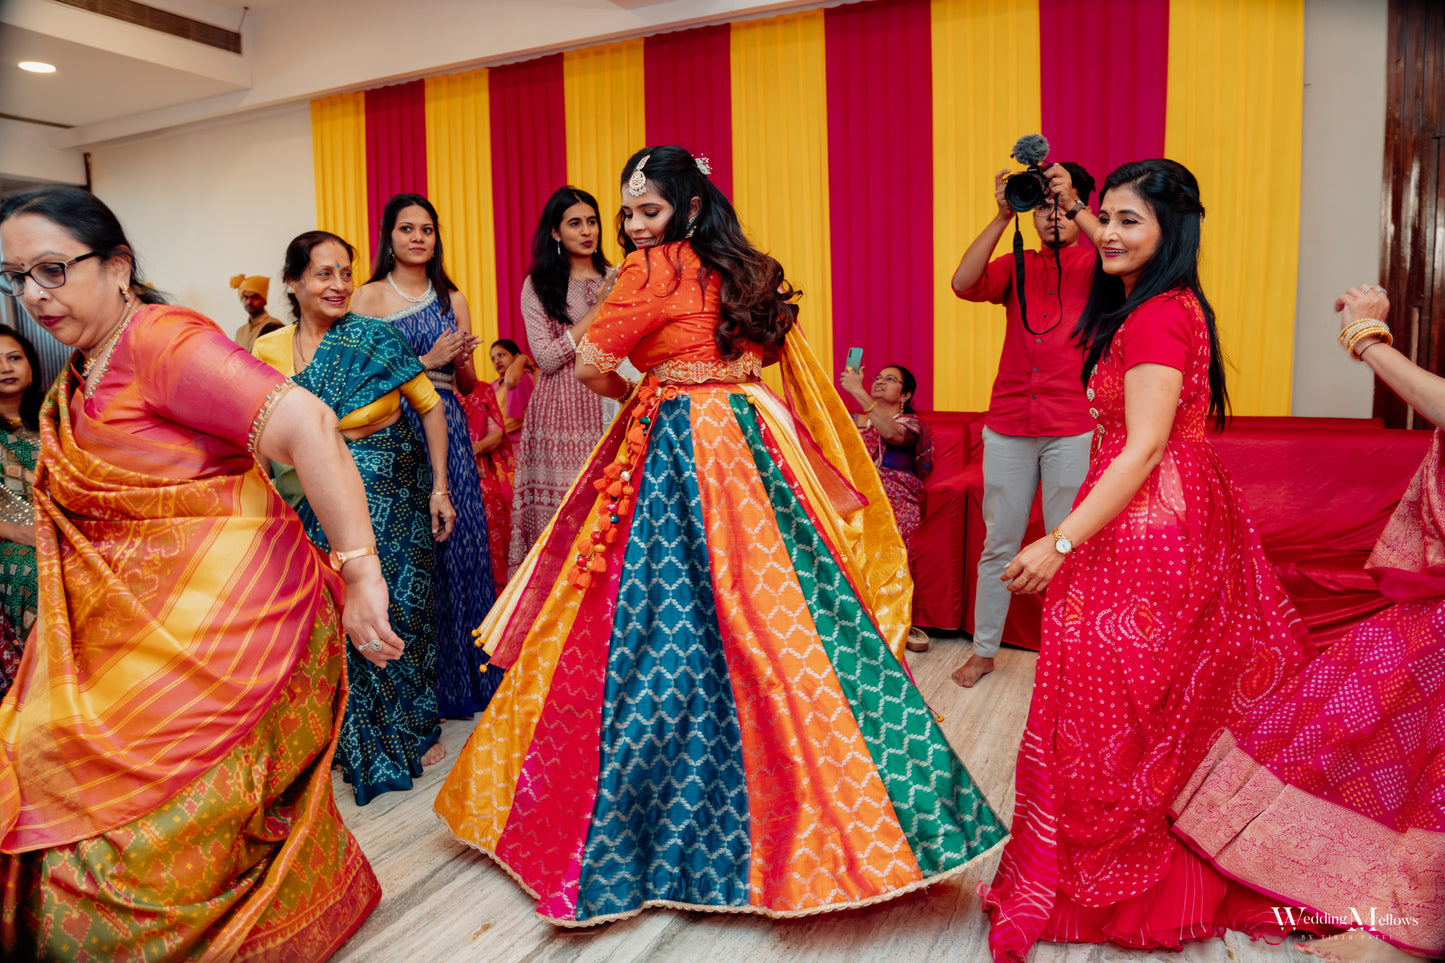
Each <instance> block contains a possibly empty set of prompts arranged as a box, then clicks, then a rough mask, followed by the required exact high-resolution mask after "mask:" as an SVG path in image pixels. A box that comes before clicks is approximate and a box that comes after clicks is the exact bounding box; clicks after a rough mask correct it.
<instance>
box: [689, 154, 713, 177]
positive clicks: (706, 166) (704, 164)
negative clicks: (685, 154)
mask: <svg viewBox="0 0 1445 963" xmlns="http://www.w3.org/2000/svg"><path fill="white" fill-rule="evenodd" d="M693 160H694V161H696V162H697V169H698V170H700V171H702V174H703V176H704V177H710V176H712V161H710V160H708V159H707V158H706V157H694V158H693Z"/></svg>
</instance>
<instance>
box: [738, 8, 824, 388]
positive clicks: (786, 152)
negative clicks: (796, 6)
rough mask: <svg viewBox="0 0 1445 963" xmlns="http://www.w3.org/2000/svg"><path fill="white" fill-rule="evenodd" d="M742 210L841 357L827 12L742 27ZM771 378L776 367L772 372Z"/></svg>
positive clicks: (816, 347)
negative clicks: (832, 236) (836, 340)
mask: <svg viewBox="0 0 1445 963" xmlns="http://www.w3.org/2000/svg"><path fill="white" fill-rule="evenodd" d="M732 97H733V171H734V173H733V203H734V205H735V206H736V207H737V209H738V216H739V217H741V218H742V222H743V229H744V230H746V231H747V233H748V236H749V237H750V238H751V239H752V241H753V243H754V244H756V245H757V246H758V247H759V248H760V249H761V250H764V251H767V252H768V253H770V254H772V255H773V256H774V257H776V258H777V259H778V260H779V261H781V262H782V264H783V269H784V270H785V271H786V272H787V276H788V279H789V280H790V281H791V282H792V283H793V286H794V287H797V288H800V289H802V291H803V292H804V296H803V300H802V302H801V303H802V313H801V314H800V316H799V318H800V322H801V326H802V330H803V333H804V334H806V335H807V337H808V342H809V343H810V344H811V345H812V347H813V351H814V353H816V354H817V356H818V357H819V358H822V359H824V364H827V359H828V358H831V357H832V351H833V303H832V268H831V265H830V263H829V261H830V256H829V248H830V241H829V220H828V218H829V212H828V100H827V69H826V66H825V63H824V59H823V11H821V10H810V11H808V12H806V13H794V14H787V15H785V16H781V17H773V18H771V19H767V20H749V21H745V22H741V23H734V24H733V25H732ZM769 370H770V371H771V370H772V369H769Z"/></svg>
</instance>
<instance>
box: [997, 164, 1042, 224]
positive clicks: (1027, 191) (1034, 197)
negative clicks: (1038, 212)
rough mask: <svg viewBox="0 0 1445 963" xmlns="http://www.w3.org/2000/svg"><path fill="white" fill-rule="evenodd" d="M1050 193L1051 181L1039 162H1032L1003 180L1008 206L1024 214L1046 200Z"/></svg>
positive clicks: (1004, 197) (1004, 196)
mask: <svg viewBox="0 0 1445 963" xmlns="http://www.w3.org/2000/svg"><path fill="white" fill-rule="evenodd" d="M1048 195H1049V182H1048V179H1047V178H1046V177H1044V172H1043V171H1042V170H1041V169H1040V168H1039V165H1037V164H1030V165H1029V166H1028V167H1027V168H1025V169H1024V170H1021V171H1019V172H1018V173H1017V174H1010V175H1009V176H1008V179H1007V180H1005V181H1004V182H1003V199H1004V200H1006V201H1008V206H1009V207H1011V208H1013V209H1014V210H1015V211H1018V212H1019V213H1020V214H1023V213H1025V212H1027V211H1031V210H1033V209H1034V208H1036V207H1038V206H1039V205H1040V204H1042V203H1043V202H1044V198H1046V197H1048Z"/></svg>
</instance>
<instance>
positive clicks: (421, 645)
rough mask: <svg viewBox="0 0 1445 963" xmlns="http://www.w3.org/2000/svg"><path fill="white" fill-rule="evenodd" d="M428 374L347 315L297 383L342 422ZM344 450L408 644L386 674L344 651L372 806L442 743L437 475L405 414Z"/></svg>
mask: <svg viewBox="0 0 1445 963" xmlns="http://www.w3.org/2000/svg"><path fill="white" fill-rule="evenodd" d="M421 372H422V365H421V362H420V361H418V360H417V357H416V355H415V354H413V353H412V350H411V349H410V348H409V347H407V344H406V342H405V341H403V340H402V339H401V335H399V334H398V333H397V332H396V331H395V329H393V328H392V327H391V326H390V325H388V324H386V323H384V322H381V321H376V320H372V319H368V318H362V317H359V316H356V315H348V316H346V317H345V318H343V319H342V320H341V321H339V322H337V323H336V324H335V325H333V326H332V328H331V329H330V330H329V331H327V332H326V334H325V335H324V336H323V337H322V339H321V342H320V343H319V344H318V345H317V346H316V353H315V355H314V356H313V357H312V359H311V363H310V364H308V365H307V366H306V367H305V369H303V370H302V371H301V372H300V373H299V374H297V375H296V376H295V379H294V380H295V381H296V383H297V384H298V385H300V386H301V387H303V388H305V389H306V390H308V391H310V392H311V393H312V394H314V395H316V396H317V397H318V398H320V399H321V400H322V401H324V402H326V404H327V405H328V406H329V407H330V408H331V410H332V411H334V412H335V413H336V415H337V417H338V418H344V417H346V415H348V414H350V413H351V412H355V411H358V410H360V409H363V408H365V407H367V406H368V405H371V404H373V403H374V402H376V401H377V400H378V399H380V398H382V397H383V396H385V395H389V394H392V393H393V392H396V391H398V390H400V388H401V386H402V385H403V384H406V383H407V382H409V381H411V380H412V379H413V378H415V377H416V376H417V375H419V374H421ZM421 383H422V384H423V385H425V384H426V382H425V381H422V382H421ZM346 446H347V450H348V451H350V453H351V457H352V460H353V461H355V462H356V468H357V471H359V472H360V473H361V481H362V484H363V485H364V486H365V487H366V503H367V507H368V508H369V509H370V511H371V527H372V531H373V532H374V534H375V536H376V550H377V555H378V556H379V558H380V561H381V572H382V575H383V576H384V577H385V579H386V587H387V591H388V593H389V596H390V598H389V606H388V609H387V616H388V619H389V620H390V622H391V626H392V629H393V630H394V631H395V632H396V633H397V634H398V635H399V636H401V640H402V642H403V643H404V644H405V646H406V648H405V650H404V651H403V652H402V656H401V658H399V659H395V660H393V661H391V662H389V663H387V665H386V668H384V669H381V668H377V667H376V666H375V665H372V664H371V663H370V662H368V661H367V660H366V658H365V657H364V656H362V655H361V653H359V652H357V651H356V650H355V649H354V648H352V647H349V646H348V648H347V652H346V666H347V675H348V677H349V678H350V680H351V699H350V702H349V703H348V704H347V707H346V719H345V721H344V722H343V723H342V727H341V741H340V744H339V745H338V746H337V749H336V756H337V759H338V760H339V762H340V764H341V775H342V777H343V778H344V779H345V780H346V781H347V782H348V783H350V784H351V786H352V792H353V794H354V796H355V798H356V804H357V805H358V806H365V805H366V804H367V803H369V802H370V801H371V800H372V799H374V798H375V797H376V796H378V795H380V794H381V793H384V792H389V791H392V790H400V789H410V788H411V786H412V780H413V779H415V778H417V777H418V776H420V775H421V774H422V765H421V757H422V756H423V755H424V754H425V753H426V751H427V750H428V749H430V748H431V747H432V746H433V745H435V744H436V742H437V740H438V739H440V738H441V720H440V719H439V717H438V715H437V699H438V696H437V677H436V657H437V650H436V645H437V639H436V621H435V618H434V614H435V608H434V605H435V601H434V599H435V582H434V581H433V578H432V576H433V565H434V555H433V545H434V544H435V540H434V539H433V538H432V534H431V516H430V514H429V513H428V510H427V499H428V497H429V494H430V492H431V490H432V477H431V468H430V466H429V465H428V463H427V460H426V457H425V451H426V450H425V448H424V447H423V446H422V442H421V439H420V438H418V437H417V433H416V431H415V430H414V429H413V428H412V425H411V422H410V421H409V420H408V419H406V418H398V419H397V420H396V422H395V423H393V424H391V425H389V426H387V427H385V428H382V429H380V430H378V431H375V432H373V433H372V434H369V435H367V436H366V437H364V438H360V439H350V440H348V441H347V443H346ZM468 460H470V459H468ZM297 514H299V515H300V516H301V521H302V524H303V525H305V527H306V533H307V535H309V536H310V537H311V539H312V541H314V542H315V543H316V544H317V546H318V547H320V548H321V550H322V551H330V548H331V546H330V543H329V542H328V541H327V540H326V533H325V532H323V531H322V530H321V525H320V524H319V523H318V522H317V520H316V516H315V514H313V513H312V511H311V506H310V505H309V504H308V503H306V502H304V501H303V502H302V503H301V505H300V506H299V507H298V508H297ZM492 684H493V685H494V686H495V684H496V683H495V681H494V682H493V683H492Z"/></svg>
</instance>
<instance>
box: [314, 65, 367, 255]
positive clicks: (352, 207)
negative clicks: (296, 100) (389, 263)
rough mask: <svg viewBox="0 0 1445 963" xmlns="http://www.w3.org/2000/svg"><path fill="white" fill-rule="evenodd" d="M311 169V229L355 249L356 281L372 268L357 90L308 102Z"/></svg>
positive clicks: (362, 108)
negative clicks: (313, 217) (313, 218)
mask: <svg viewBox="0 0 1445 963" xmlns="http://www.w3.org/2000/svg"><path fill="white" fill-rule="evenodd" d="M311 150H312V159H313V163H314V165H315V169H316V226H317V228H318V229H320V230H323V231H330V232H331V233H333V234H336V235H339V236H341V237H343V238H345V239H346V240H348V241H350V242H351V243H352V244H354V245H356V261H355V265H356V272H355V273H356V275H357V282H358V283H360V282H361V281H364V280H366V277H367V274H368V271H367V266H368V265H369V264H371V229H370V227H369V226H368V224H367V214H366V95H365V94H364V93H362V92H360V91H356V92H354V93H349V94H337V95H335V96H334V97H321V98H318V99H317V100H313V101H312V102H311Z"/></svg>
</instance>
